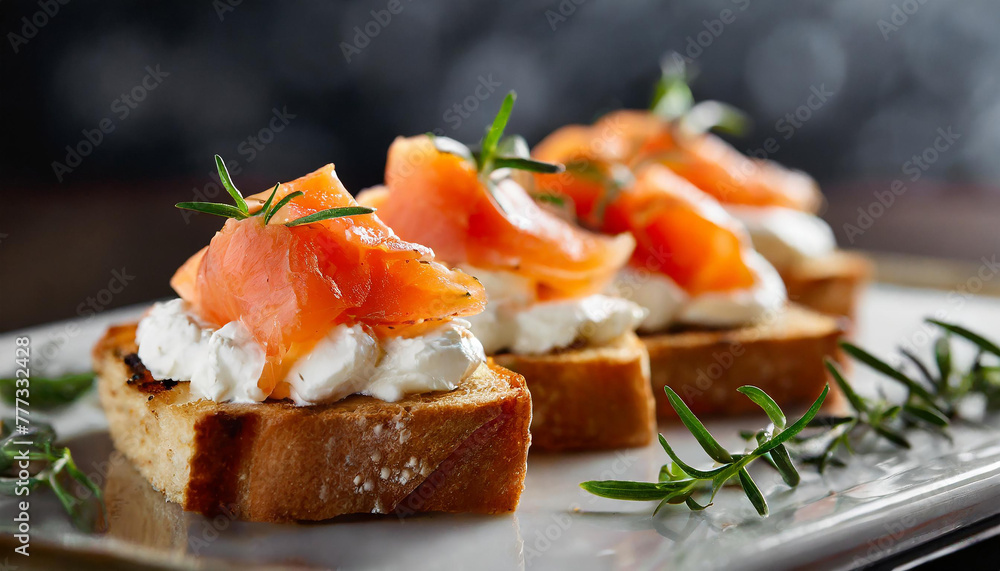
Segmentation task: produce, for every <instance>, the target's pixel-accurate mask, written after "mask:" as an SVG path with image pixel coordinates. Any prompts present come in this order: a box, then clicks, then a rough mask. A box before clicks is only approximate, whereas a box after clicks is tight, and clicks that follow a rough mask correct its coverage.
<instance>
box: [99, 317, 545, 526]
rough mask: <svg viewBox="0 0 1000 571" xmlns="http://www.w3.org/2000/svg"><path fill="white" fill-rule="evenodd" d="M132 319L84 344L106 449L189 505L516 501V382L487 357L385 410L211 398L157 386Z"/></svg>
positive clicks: (404, 506)
mask: <svg viewBox="0 0 1000 571" xmlns="http://www.w3.org/2000/svg"><path fill="white" fill-rule="evenodd" d="M136 350H137V348H136V345H135V325H134V324H132V325H125V326H117V327H112V328H111V329H109V330H108V332H107V333H106V334H105V336H104V337H103V338H102V339H101V340H100V341H99V342H98V343H97V345H96V346H95V348H94V352H93V357H94V368H95V370H96V371H97V373H98V375H99V381H98V391H99V394H100V398H101V404H102V405H103V407H104V410H105V413H106V415H107V418H108V425H109V431H110V433H111V438H112V440H113V441H114V444H115V447H116V448H117V449H118V450H119V451H120V452H121V453H123V454H124V455H125V456H126V457H127V458H128V459H129V460H130V461H131V462H132V464H133V465H134V466H135V467H136V469H137V470H138V471H139V472H140V473H141V474H142V475H143V476H144V477H145V478H146V479H147V480H148V481H149V482H151V483H152V485H153V486H154V487H155V488H156V489H158V490H160V491H162V492H163V493H164V494H165V495H166V497H167V498H168V499H169V500H170V501H173V502H176V503H178V504H180V505H181V506H183V507H184V509H186V510H190V511H196V512H201V513H203V514H207V515H214V514H218V513H221V512H223V511H225V512H226V513H235V514H236V515H237V517H239V518H240V519H244V520H250V521H271V522H274V521H291V520H323V519H328V518H332V517H335V516H339V515H343V514H353V513H397V514H408V513H412V512H425V511H444V512H476V513H500V512H510V511H513V510H514V509H515V508H516V507H517V503H518V500H519V498H520V495H521V491H522V489H523V486H524V475H525V469H526V461H527V451H528V446H529V443H530V435H529V433H528V426H529V424H530V422H531V398H530V396H529V394H528V391H527V388H526V387H525V384H524V379H523V377H521V376H520V375H518V374H516V373H512V372H510V371H508V370H506V369H503V368H501V367H499V366H497V365H495V364H493V363H492V362H489V363H487V364H484V365H483V366H481V367H480V368H479V369H478V370H477V371H476V372H475V373H474V374H473V375H472V376H470V377H469V378H468V379H466V380H465V381H463V382H462V383H461V384H460V385H459V387H458V388H457V389H456V390H454V391H450V392H438V393H427V394H421V395H411V396H409V397H407V398H405V399H403V400H401V401H399V402H395V403H389V402H383V401H380V400H377V399H374V398H372V397H367V396H360V395H355V396H351V397H348V398H347V399H344V400H342V401H340V402H337V403H332V404H326V405H316V406H308V407H296V406H294V405H292V404H291V403H289V402H265V403H260V404H235V403H217V402H213V401H208V400H202V399H196V398H193V397H192V395H191V394H190V391H189V387H188V384H189V383H186V382H181V383H174V382H169V381H168V382H157V381H155V380H154V379H153V378H152V377H151V376H150V375H149V372H148V371H146V369H145V367H143V366H142V363H141V362H140V361H139V359H138V357H137V356H136Z"/></svg>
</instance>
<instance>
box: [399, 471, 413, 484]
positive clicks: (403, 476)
mask: <svg viewBox="0 0 1000 571" xmlns="http://www.w3.org/2000/svg"><path fill="white" fill-rule="evenodd" d="M412 476H413V472H411V471H410V470H409V469H408V468H403V471H402V472H400V473H399V483H400V484H405V483H407V482H409V481H410V478H411V477H412Z"/></svg>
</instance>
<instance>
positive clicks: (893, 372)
mask: <svg viewBox="0 0 1000 571" xmlns="http://www.w3.org/2000/svg"><path fill="white" fill-rule="evenodd" d="M840 347H841V349H843V350H844V352H845V353H847V354H848V355H850V356H851V357H854V358H855V359H857V360H858V361H861V362H862V363H864V364H865V365H868V366H869V367H871V368H872V369H874V370H876V371H878V372H879V373H882V374H883V375H885V376H887V377H889V378H890V379H895V380H897V381H899V382H901V383H903V384H904V385H906V388H908V389H910V392H912V393H913V394H915V395H917V396H918V397H920V398H921V399H923V400H924V401H926V402H927V404H929V405H931V406H933V407H935V408H936V407H937V403H935V402H934V396H933V395H931V394H930V393H929V392H927V389H925V388H924V387H922V386H921V385H920V384H919V383H917V382H916V381H914V380H913V379H911V378H910V377H909V376H908V375H906V374H905V373H903V372H902V371H900V370H898V369H895V368H893V367H892V366H891V365H889V364H888V363H886V362H885V361H882V360H881V359H879V358H878V357H876V356H875V355H872V354H871V353H869V352H867V351H865V350H864V349H862V348H860V347H858V346H857V345H854V344H853V343H848V342H847V341H841V342H840Z"/></svg>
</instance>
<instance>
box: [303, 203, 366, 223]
mask: <svg viewBox="0 0 1000 571" xmlns="http://www.w3.org/2000/svg"><path fill="white" fill-rule="evenodd" d="M373 212H375V209H374V208H368V207H365V206H342V207H340V208H328V209H326V210H320V211H319V212H313V213H312V214H310V215H308V216H303V217H302V218H297V219H295V220H292V221H291V222H286V223H285V226H288V227H292V226H301V225H302V224H312V223H313V222H320V221H322V220H330V219H331V218H341V217H344V216H358V215H361V214H371V213H373Z"/></svg>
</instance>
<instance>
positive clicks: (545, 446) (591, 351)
mask: <svg viewBox="0 0 1000 571" xmlns="http://www.w3.org/2000/svg"><path fill="white" fill-rule="evenodd" d="M495 359H496V361H497V363H499V364H500V365H502V366H504V367H506V368H508V369H511V370H512V371H515V372H517V373H520V374H522V375H524V378H525V380H526V382H527V384H528V390H529V391H531V406H532V417H531V447H532V450H547V451H557V450H597V449H606V448H625V447H633V446H645V445H646V444H649V442H650V441H651V440H652V439H653V435H654V434H655V433H656V414H655V410H654V400H653V394H652V391H651V389H650V384H649V361H648V357H647V355H646V349H645V347H644V346H643V344H642V342H641V341H639V338H638V337H636V336H635V334H634V333H631V332H629V333H626V334H624V335H622V336H620V337H618V338H617V339H615V340H613V341H611V342H610V343H608V344H606V345H602V346H598V347H584V348H581V349H572V350H563V351H558V352H555V353H550V354H546V355H516V354H512V353H505V354H501V355H497V356H496V357H495Z"/></svg>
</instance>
